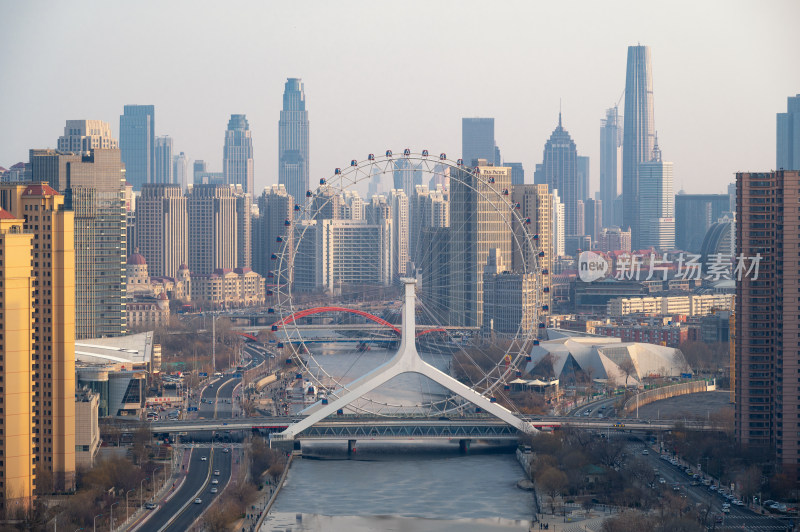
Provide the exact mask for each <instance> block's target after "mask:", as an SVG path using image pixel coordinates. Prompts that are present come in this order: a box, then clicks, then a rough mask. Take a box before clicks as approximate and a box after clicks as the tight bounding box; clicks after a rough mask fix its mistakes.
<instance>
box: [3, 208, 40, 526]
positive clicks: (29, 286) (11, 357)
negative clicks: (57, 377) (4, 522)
mask: <svg viewBox="0 0 800 532" xmlns="http://www.w3.org/2000/svg"><path fill="white" fill-rule="evenodd" d="M24 223H25V220H23V219H20V218H17V217H16V216H14V215H12V214H11V213H9V212H8V211H6V210H4V209H3V208H1V207H0V257H1V258H2V263H0V282H1V283H2V286H3V290H2V291H0V309H2V314H1V315H0V331H2V332H3V335H2V337H0V355H2V357H3V367H2V369H0V377H2V379H3V390H2V391H0V401H2V406H3V415H2V416H0V427H1V428H2V429H3V460H2V462H0V481H2V487H0V498H1V500H0V505H2V509H3V510H4V511H5V512H9V511H10V510H13V509H15V508H21V509H24V508H27V507H29V505H30V502H31V499H32V497H33V492H34V489H35V485H34V478H35V472H34V468H35V465H34V463H35V459H36V457H35V454H34V451H33V448H34V442H33V439H34V433H33V430H34V429H33V423H34V409H33V403H34V396H33V380H34V372H33V349H34V347H33V312H34V310H33V308H34V305H33V283H34V273H33V271H32V268H31V262H32V257H33V242H32V240H33V235H31V234H30V233H25V232H23V230H22V226H23V224H24Z"/></svg>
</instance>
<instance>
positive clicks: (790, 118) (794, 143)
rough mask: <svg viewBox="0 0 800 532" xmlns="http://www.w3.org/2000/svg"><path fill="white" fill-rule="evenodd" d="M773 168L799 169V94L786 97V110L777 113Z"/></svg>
mask: <svg viewBox="0 0 800 532" xmlns="http://www.w3.org/2000/svg"><path fill="white" fill-rule="evenodd" d="M776 159H777V162H776V164H775V168H778V169H779V170H800V94H798V95H797V96H795V97H792V96H789V98H787V104H786V112H785V113H778V146H777V154H776Z"/></svg>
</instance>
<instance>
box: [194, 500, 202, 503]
mask: <svg viewBox="0 0 800 532" xmlns="http://www.w3.org/2000/svg"><path fill="white" fill-rule="evenodd" d="M194 503H195V504H203V501H201V500H200V499H195V500H194Z"/></svg>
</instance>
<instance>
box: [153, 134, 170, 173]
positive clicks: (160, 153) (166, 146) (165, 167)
mask: <svg viewBox="0 0 800 532" xmlns="http://www.w3.org/2000/svg"><path fill="white" fill-rule="evenodd" d="M155 155H156V174H155V179H154V180H153V182H154V183H164V184H169V185H171V184H173V183H175V181H174V180H173V177H172V137H169V136H167V135H164V136H163V137H156V150H155Z"/></svg>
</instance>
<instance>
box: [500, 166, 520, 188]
mask: <svg viewBox="0 0 800 532" xmlns="http://www.w3.org/2000/svg"><path fill="white" fill-rule="evenodd" d="M503 166H508V167H509V168H511V185H512V186H513V185H523V184H525V169H524V168H522V163H503Z"/></svg>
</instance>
